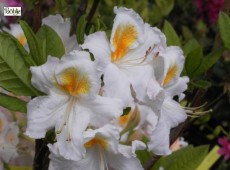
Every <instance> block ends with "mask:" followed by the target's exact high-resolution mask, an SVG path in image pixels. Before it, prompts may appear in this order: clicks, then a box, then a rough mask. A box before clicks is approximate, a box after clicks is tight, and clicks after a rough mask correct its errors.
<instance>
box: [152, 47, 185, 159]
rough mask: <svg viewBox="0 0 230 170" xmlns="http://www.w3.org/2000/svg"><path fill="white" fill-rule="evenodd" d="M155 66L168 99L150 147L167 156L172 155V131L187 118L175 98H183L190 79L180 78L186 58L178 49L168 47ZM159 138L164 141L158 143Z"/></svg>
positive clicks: (157, 76) (156, 60)
mask: <svg viewBox="0 0 230 170" xmlns="http://www.w3.org/2000/svg"><path fill="white" fill-rule="evenodd" d="M153 65H154V70H155V76H156V79H157V80H158V82H160V84H161V86H162V88H163V89H164V91H165V95H166V97H165V99H164V101H163V103H162V106H161V116H160V120H159V123H158V124H157V127H156V129H155V131H154V132H153V134H152V135H151V140H150V142H149V144H148V146H149V148H150V149H151V150H153V151H154V152H155V153H156V154H158V155H165V154H170V153H171V150H170V148H169V146H170V144H169V142H170V141H169V133H170V129H171V128H174V127H176V126H178V125H179V123H181V122H184V121H185V119H186V118H187V114H186V112H185V110H184V109H183V108H182V107H181V106H180V104H179V103H178V102H176V101H175V100H173V97H174V96H176V95H177V96H178V97H179V100H181V99H182V98H183V92H184V91H185V90H186V89H187V83H188V81H189V79H188V77H186V76H184V77H180V74H181V72H182V70H183V66H184V56H183V53H182V51H181V49H180V48H178V47H174V46H172V47H167V48H166V49H165V50H164V51H161V53H160V54H159V57H157V58H156V59H155V62H154V64H153ZM152 88H153V87H152ZM165 136H167V137H165ZM159 137H160V138H162V139H163V138H164V140H163V141H162V142H156V141H157V139H159Z"/></svg>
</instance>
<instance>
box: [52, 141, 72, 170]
mask: <svg viewBox="0 0 230 170" xmlns="http://www.w3.org/2000/svg"><path fill="white" fill-rule="evenodd" d="M48 147H49V149H50V155H49V158H50V164H49V170H65V169H66V170H67V169H68V170H74V169H75V167H74V165H75V162H74V161H71V160H66V159H65V158H63V157H62V156H61V155H60V153H59V150H58V147H57V144H54V145H51V144H49V145H48Z"/></svg>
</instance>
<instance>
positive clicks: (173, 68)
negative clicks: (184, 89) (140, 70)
mask: <svg viewBox="0 0 230 170" xmlns="http://www.w3.org/2000/svg"><path fill="white" fill-rule="evenodd" d="M177 72H178V66H177V65H176V64H174V65H173V66H171V67H169V70H168V72H167V74H166V77H165V79H164V82H163V86H165V85H167V84H168V83H169V82H170V81H171V80H172V79H173V78H174V77H175V76H176V74H177Z"/></svg>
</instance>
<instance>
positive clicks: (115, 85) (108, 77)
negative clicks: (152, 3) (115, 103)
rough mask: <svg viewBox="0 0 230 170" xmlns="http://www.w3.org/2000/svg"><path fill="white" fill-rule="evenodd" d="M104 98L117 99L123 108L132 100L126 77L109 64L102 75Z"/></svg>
mask: <svg viewBox="0 0 230 170" xmlns="http://www.w3.org/2000/svg"><path fill="white" fill-rule="evenodd" d="M104 83H105V85H104V96H108V97H113V98H119V99H121V100H122V101H123V103H124V105H125V106H129V104H130V102H131V101H132V100H133V99H132V96H131V91H130V82H129V81H128V77H127V76H126V75H125V74H124V73H123V72H122V71H121V70H119V68H118V67H116V66H115V65H114V64H109V65H108V67H107V68H106V70H105V74H104Z"/></svg>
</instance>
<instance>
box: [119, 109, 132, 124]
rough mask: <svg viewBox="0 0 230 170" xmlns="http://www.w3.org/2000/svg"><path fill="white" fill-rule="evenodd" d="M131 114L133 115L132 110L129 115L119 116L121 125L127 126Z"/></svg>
mask: <svg viewBox="0 0 230 170" xmlns="http://www.w3.org/2000/svg"><path fill="white" fill-rule="evenodd" d="M130 116H131V112H129V113H128V114H127V115H124V116H121V117H119V118H118V121H119V124H120V126H122V127H125V126H126V124H127V123H128V121H129V119H130Z"/></svg>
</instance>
